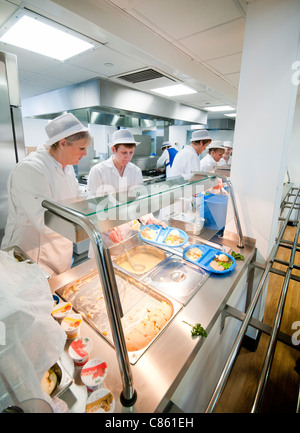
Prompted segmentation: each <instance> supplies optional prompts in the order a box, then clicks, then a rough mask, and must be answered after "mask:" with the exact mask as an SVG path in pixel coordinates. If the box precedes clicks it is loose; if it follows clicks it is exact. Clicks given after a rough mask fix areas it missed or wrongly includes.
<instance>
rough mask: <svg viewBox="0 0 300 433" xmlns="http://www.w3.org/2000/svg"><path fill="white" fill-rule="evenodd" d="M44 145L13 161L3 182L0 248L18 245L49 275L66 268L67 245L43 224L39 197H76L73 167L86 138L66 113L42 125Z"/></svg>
mask: <svg viewBox="0 0 300 433" xmlns="http://www.w3.org/2000/svg"><path fill="white" fill-rule="evenodd" d="M45 130H46V133H47V135H48V137H49V139H48V141H47V142H46V145H45V146H44V147H43V148H41V149H38V150H37V151H35V152H32V153H30V154H29V155H28V156H26V157H25V158H24V159H23V160H22V161H21V162H19V163H18V164H17V165H16V167H15V168H14V170H13V171H12V172H11V174H10V176H9V179H8V200H9V203H8V204H9V206H8V218H7V223H6V227H5V235H4V238H3V240H2V244H1V248H7V247H10V246H13V245H17V246H19V247H20V248H21V249H22V250H23V251H25V252H26V253H27V254H28V255H29V257H31V258H32V260H34V261H35V262H37V263H38V264H39V265H40V266H41V267H42V268H43V269H44V270H45V271H46V272H47V273H48V274H49V275H50V276H54V275H56V274H60V273H62V272H64V271H66V270H67V269H69V268H70V266H71V261H72V255H73V243H72V242H71V241H70V240H68V239H66V238H65V237H63V236H61V235H59V234H57V233H56V232H54V231H53V230H51V229H49V228H48V227H47V226H45V224H44V212H45V211H46V209H45V208H43V207H42V201H43V200H44V199H47V200H51V201H54V202H59V201H61V200H66V199H72V198H74V200H76V198H77V197H78V196H79V195H80V192H81V191H80V188H79V186H78V182H77V179H76V176H75V173H74V168H73V165H77V164H78V162H79V160H80V159H81V158H82V157H83V156H85V155H86V148H87V147H88V146H89V145H90V144H91V138H90V135H89V133H88V131H87V128H85V127H84V126H83V125H82V124H81V123H80V122H79V121H78V119H77V118H76V117H75V116H73V114H71V113H67V114H63V115H62V116H59V117H57V118H55V119H54V120H52V121H51V122H49V123H48V124H47V126H46V127H45Z"/></svg>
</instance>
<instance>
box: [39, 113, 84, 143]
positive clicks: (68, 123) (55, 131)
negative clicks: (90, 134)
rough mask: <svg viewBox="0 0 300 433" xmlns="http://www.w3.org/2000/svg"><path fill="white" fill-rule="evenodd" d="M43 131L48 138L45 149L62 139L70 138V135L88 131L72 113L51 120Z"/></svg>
mask: <svg viewBox="0 0 300 433" xmlns="http://www.w3.org/2000/svg"><path fill="white" fill-rule="evenodd" d="M45 130H46V133H47V135H48V137H49V140H47V142H46V146H47V147H49V146H51V145H52V144H54V143H57V142H58V141H59V140H62V139H63V138H67V137H70V135H73V134H77V133H78V132H83V131H85V132H86V131H88V129H87V128H86V127H85V126H83V124H82V123H81V122H79V120H78V119H77V118H76V117H75V116H74V115H73V114H72V113H66V114H62V115H61V116H58V117H56V118H55V119H53V120H51V122H49V123H48V125H46V126H45Z"/></svg>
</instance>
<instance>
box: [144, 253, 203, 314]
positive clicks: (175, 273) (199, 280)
mask: <svg viewBox="0 0 300 433" xmlns="http://www.w3.org/2000/svg"><path fill="white" fill-rule="evenodd" d="M207 276H208V275H207V274H206V273H205V271H204V270H202V269H201V268H199V267H197V266H196V265H192V264H189V263H187V262H186V261H185V260H183V259H180V258H173V257H171V258H169V259H168V260H167V261H166V262H165V263H163V265H162V266H161V267H160V268H159V269H157V270H155V271H153V272H152V273H151V275H150V276H149V277H148V279H149V283H150V284H151V285H152V286H154V287H155V288H156V289H158V290H160V291H161V292H163V293H165V294H167V295H168V296H171V297H172V298H174V299H176V300H177V301H179V302H182V303H183V304H184V305H186V304H187V303H188V301H189V300H190V299H191V298H192V296H193V295H194V294H195V293H196V291H197V290H198V289H199V288H200V287H201V286H202V284H203V283H204V281H205V279H206V278H207Z"/></svg>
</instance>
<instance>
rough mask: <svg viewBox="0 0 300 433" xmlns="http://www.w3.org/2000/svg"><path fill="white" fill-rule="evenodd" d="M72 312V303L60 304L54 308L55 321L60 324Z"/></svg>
mask: <svg viewBox="0 0 300 433" xmlns="http://www.w3.org/2000/svg"><path fill="white" fill-rule="evenodd" d="M71 310H72V305H71V304H70V302H60V303H59V304H58V305H56V306H55V307H54V308H53V310H52V316H53V317H54V319H56V320H58V321H59V322H60V321H61V320H62V319H63V318H64V317H66V316H67V315H68V314H70V312H71Z"/></svg>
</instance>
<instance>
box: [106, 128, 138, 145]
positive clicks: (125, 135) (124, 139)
mask: <svg viewBox="0 0 300 433" xmlns="http://www.w3.org/2000/svg"><path fill="white" fill-rule="evenodd" d="M115 144H136V145H138V144H140V141H135V139H134V137H133V135H132V132H131V131H129V130H128V129H119V130H118V131H115V132H114V133H113V135H112V141H111V142H110V143H109V145H110V147H113V146H114V145H115Z"/></svg>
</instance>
